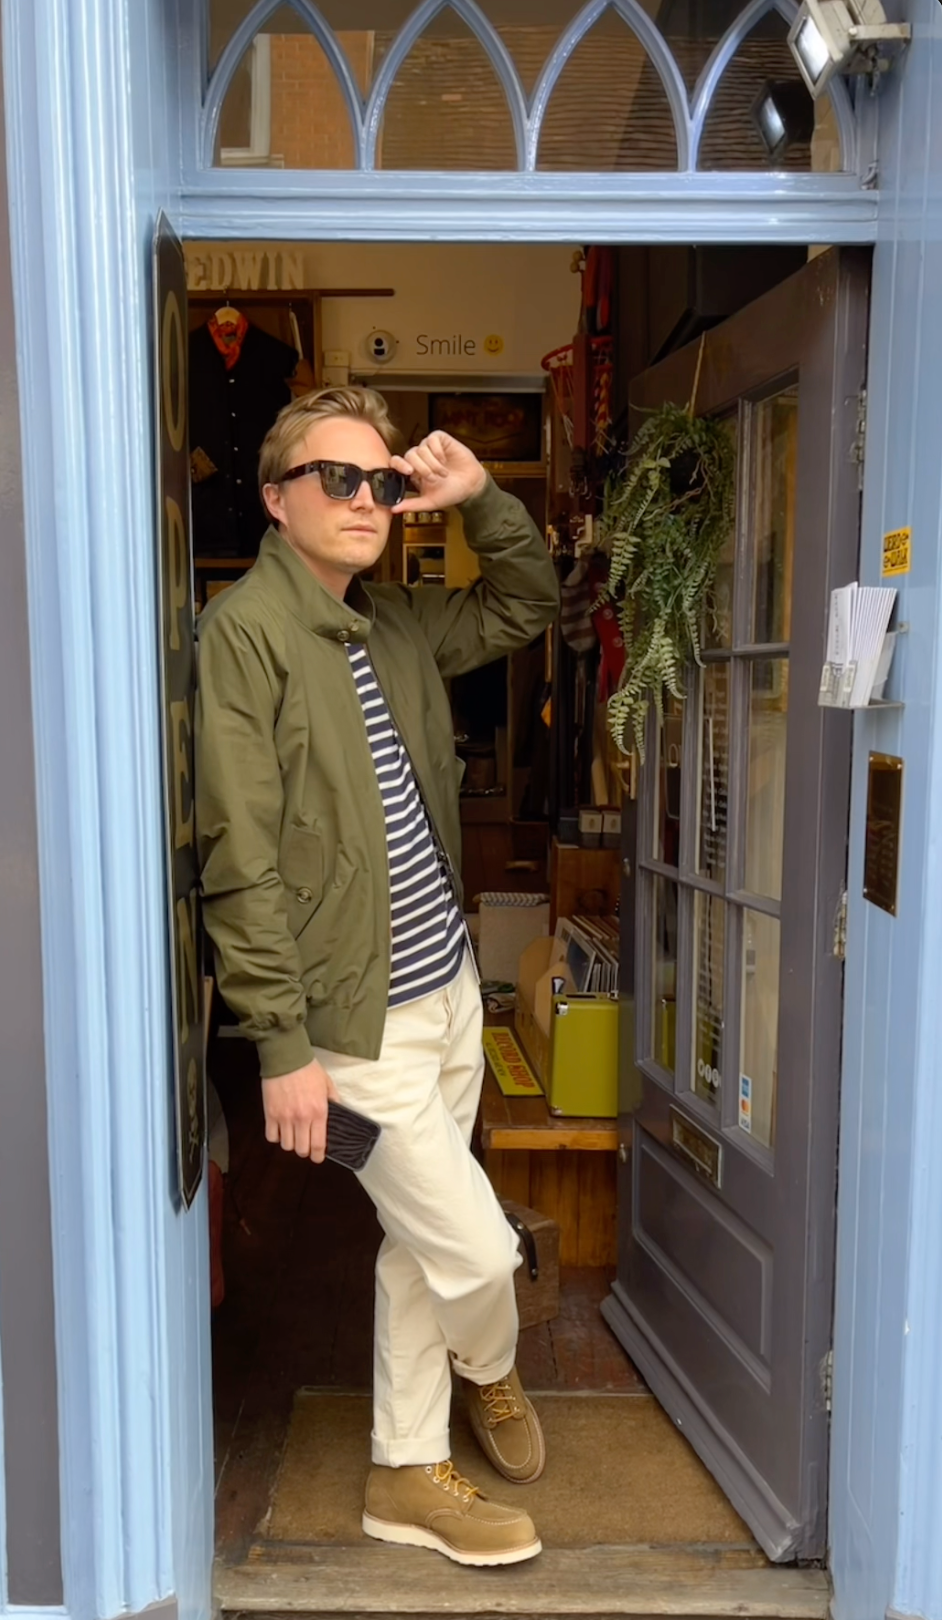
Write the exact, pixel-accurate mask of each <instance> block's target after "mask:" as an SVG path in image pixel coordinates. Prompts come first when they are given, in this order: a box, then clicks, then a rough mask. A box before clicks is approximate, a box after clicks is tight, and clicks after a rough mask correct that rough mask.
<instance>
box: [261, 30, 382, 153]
mask: <svg viewBox="0 0 942 1620" xmlns="http://www.w3.org/2000/svg"><path fill="white" fill-rule="evenodd" d="M337 39H338V42H339V44H340V47H341V49H342V50H344V51H346V53H347V59H348V61H349V62H350V66H351V67H352V69H353V71H354V74H355V75H356V77H357V80H358V82H359V84H360V85H361V88H362V87H364V86H365V85H366V84H367V82H368V78H369V67H370V57H371V54H372V35H371V34H368V33H363V32H360V33H348V34H342V33H338V35H337ZM271 151H272V156H273V157H278V158H281V159H282V160H283V162H284V167H285V168H286V169H350V168H352V167H353V133H352V131H351V128H350V119H349V116H348V114H347V108H346V104H345V102H344V99H343V95H342V94H341V90H340V86H339V85H338V83H337V80H336V78H335V76H334V71H333V69H332V67H331V65H330V63H329V62H328V60H327V57H326V56H325V55H324V52H323V50H322V48H321V46H320V45H319V44H318V42H317V40H316V39H314V38H313V36H311V35H309V34H273V35H272V39H271Z"/></svg>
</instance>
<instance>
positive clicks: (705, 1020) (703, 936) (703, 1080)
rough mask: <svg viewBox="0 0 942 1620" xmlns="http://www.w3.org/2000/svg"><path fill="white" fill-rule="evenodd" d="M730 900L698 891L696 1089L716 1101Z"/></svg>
mask: <svg viewBox="0 0 942 1620" xmlns="http://www.w3.org/2000/svg"><path fill="white" fill-rule="evenodd" d="M725 947H726V902H725V901H724V900H719V899H717V898H716V897H715V896H714V895H708V894H698V895H697V896H696V901H695V905H694V989H693V1031H694V1046H693V1089H694V1091H695V1092H696V1094H697V1096H698V1097H703V1098H704V1099H705V1100H706V1101H707V1102H716V1101H717V1099H718V1097H719V1094H720V1085H721V1081H722V1061H723V964H724V957H723V953H724V950H725Z"/></svg>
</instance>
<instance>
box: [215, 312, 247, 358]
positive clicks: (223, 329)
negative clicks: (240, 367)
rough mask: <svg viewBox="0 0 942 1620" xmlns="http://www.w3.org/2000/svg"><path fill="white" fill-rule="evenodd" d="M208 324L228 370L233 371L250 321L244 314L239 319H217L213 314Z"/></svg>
mask: <svg viewBox="0 0 942 1620" xmlns="http://www.w3.org/2000/svg"><path fill="white" fill-rule="evenodd" d="M207 325H208V326H209V335H210V337H211V338H212V340H213V342H214V343H215V345H216V347H217V349H218V350H219V353H220V354H221V355H222V357H223V359H224V360H225V362H226V370H227V371H231V370H232V368H233V366H234V365H235V364H236V363H237V361H238V359H239V355H240V354H241V353H242V345H243V343H244V342H245V334H246V332H247V331H248V329H249V323H248V321H247V320H246V318H245V316H244V315H240V316H239V319H238V320H237V321H217V319H216V317H215V315H211V316H210V318H209V321H208V322H207Z"/></svg>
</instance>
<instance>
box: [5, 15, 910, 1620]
mask: <svg viewBox="0 0 942 1620" xmlns="http://www.w3.org/2000/svg"><path fill="white" fill-rule="evenodd" d="M905 9H908V11H909V15H910V17H911V20H912V21H913V23H914V26H915V32H916V40H915V44H914V46H913V49H912V51H911V52H910V54H909V56H908V58H907V60H906V61H905V62H904V63H903V64H902V67H901V70H900V71H899V72H898V73H897V74H896V75H895V76H894V78H893V79H892V80H891V82H890V84H889V85H888V87H887V89H886V90H885V92H884V94H883V96H882V97H881V103H882V105H881V108H880V130H879V136H878V146H877V150H878V153H879V159H880V171H879V178H880V184H879V189H877V188H875V187H873V186H870V187H869V188H862V187H861V185H860V183H859V181H858V180H857V179H856V178H855V177H854V176H838V177H835V176H821V177H818V178H814V177H795V179H794V180H782V179H780V178H777V177H772V176H746V177H729V176H708V175H678V176H669V177H657V178H652V177H643V178H642V177H630V176H629V177H623V178H618V177H601V178H598V179H596V178H590V179H583V178H580V179H579V180H578V181H576V182H573V181H571V180H568V179H567V178H566V177H551V176H547V175H532V174H531V175H522V176H510V177H503V178H501V179H499V180H498V179H496V178H495V177H484V176H476V177H456V176H447V177H440V176H439V177H428V176H419V177H416V176H409V178H408V181H407V183H403V182H401V181H399V180H398V179H397V177H395V176H389V175H385V176H382V175H375V174H373V175H370V174H365V175H361V176H357V177H355V182H350V181H349V177H344V176H342V175H337V176H329V177H326V178H324V177H318V176H314V177H310V178H308V177H305V176H291V175H281V176H279V175H271V174H258V173H255V172H247V173H245V174H233V173H231V172H229V173H220V172H218V171H216V172H213V171H207V170H205V169H204V168H202V167H201V164H200V144H199V143H200V128H201V119H202V109H201V95H202V79H201V74H202V63H203V60H204V58H203V46H202V41H203V31H202V23H201V19H200V16H199V8H198V6H197V4H196V0H5V3H4V6H3V28H4V58H5V62H4V70H5V78H6V108H7V141H8V149H9V157H10V191H11V205H10V206H11V234H12V245H13V256H14V277H15V291H16V306H17V351H18V369H19V389H20V398H21V407H22V426H23V443H24V463H23V485H24V500H25V512H26V533H27V548H28V559H29V561H28V566H29V585H30V641H31V648H32V683H33V696H34V715H35V726H36V761H37V764H36V770H37V799H38V816H39V834H40V861H41V882H42V920H43V940H44V964H43V971H44V980H45V1001H46V1008H47V1015H46V1016H47V1031H46V1044H47V1061H48V1085H49V1096H50V1156H51V1164H52V1184H53V1191H54V1212H53V1213H54V1224H55V1261H56V1288H57V1292H56V1309H57V1331H58V1340H59V1344H58V1351H59V1367H60V1380H61V1388H60V1391H59V1398H60V1412H61V1454H62V1466H61V1478H62V1495H63V1512H62V1522H63V1536H64V1548H63V1567H64V1577H65V1592H66V1610H67V1612H68V1613H69V1615H74V1616H75V1617H76V1620H105V1617H109V1616H112V1615H117V1614H118V1613H121V1612H123V1611H132V1612H133V1611H138V1610H140V1609H143V1608H144V1607H146V1606H147V1605H149V1604H152V1603H155V1602H158V1601H160V1600H161V1599H168V1598H172V1599H174V1601H175V1602H176V1604H177V1606H178V1607H179V1610H180V1612H181V1613H183V1614H185V1615H187V1616H193V1617H203V1616H207V1615H208V1614H209V1613H210V1591H209V1573H210V1564H211V1555H212V1526H211V1516H212V1461H211V1430H210V1389H209V1346H208V1336H209V1334H208V1316H209V1312H208V1278H207V1263H206V1243H205V1221H206V1211H205V1206H204V1203H203V1201H202V1199H200V1200H199V1201H198V1203H197V1205H196V1207H195V1208H194V1210H193V1211H191V1213H190V1214H189V1215H188V1216H181V1215H180V1214H178V1213H177V1211H176V1208H175V1205H174V1201H173V1197H172V1186H173V1179H172V1178H173V1172H172V1141H173V1138H172V1123H171V1115H170V1106H169V1083H168V1078H167V1077H168V1074H169V1055H168V1043H167V1009H168V999H167V964H166V958H165V935H164V914H163V908H164V887H163V873H162V860H161V847H162V846H161V839H162V824H161V815H160V738H159V726H158V693H157V664H156V653H155V615H156V607H155V577H154V558H155V555H156V515H155V510H154V488H155V484H154V466H153V449H152V444H153V422H152V414H153V413H152V402H151V395H152V385H153V377H152V365H151V340H150V325H151V314H150V267H149V252H150V240H151V236H152V231H153V223H154V220H155V218H156V214H157V211H158V209H159V208H161V207H163V208H164V209H165V210H166V212H167V213H168V215H169V217H170V219H171V221H172V222H173V224H174V225H175V227H176V228H177V230H178V231H179V232H180V233H181V234H186V235H202V236H218V237H222V236H240V237H255V238H262V237H277V238H281V239H284V238H295V239H299V238H301V237H308V238H311V237H321V238H327V237H332V238H342V237H350V236H351V235H354V234H356V235H357V236H358V237H360V238H367V237H370V238H373V239H378V238H386V239H393V238H398V239H403V238H412V239H416V238H428V239H445V238H451V239H462V238H477V239H483V240H493V239H500V238H503V239H506V238H513V237H518V238H519V237H526V238H529V239H531V240H563V241H571V240H584V239H585V240H591V239H593V238H594V239H603V240H608V241H639V240H673V241H679V240H690V239H696V240H713V241H731V242H747V241H769V240H776V241H782V240H791V241H815V242H840V241H861V242H869V241H874V240H875V241H876V244H877V245H876V253H875V292H874V315H873V341H872V364H871V384H870V387H871V426H870V434H869V444H868V462H867V486H866V491H865V506H864V573H865V577H867V578H876V577H877V571H878V568H879V562H878V541H879V536H880V534H881V533H882V531H883V528H884V527H898V526H900V525H902V524H904V523H906V522H909V521H912V522H913V524H914V529H915V536H916V539H915V562H914V569H913V574H912V575H911V576H910V578H909V579H908V580H907V581H906V582H905V585H904V595H905V610H904V611H905V617H907V618H908V619H909V621H910V623H911V625H912V631H911V634H910V637H909V644H908V647H907V648H906V649H905V650H904V653H903V655H902V657H901V659H900V666H899V669H898V670H897V672H896V673H895V675H894V682H895V684H896V687H897V694H898V695H899V696H900V697H902V698H903V699H904V701H905V703H906V707H905V709H903V710H902V711H900V712H899V714H898V716H897V718H895V719H889V720H888V719H885V718H884V719H881V720H879V721H877V720H874V719H871V718H865V719H861V720H860V721H859V722H858V723H857V724H858V736H857V766H858V768H857V776H856V780H855V786H854V806H853V840H852V847H851V852H850V879H851V881H850V892H851V912H850V939H849V951H848V965H847V1040H846V1045H847V1076H846V1082H845V1103H844V1110H843V1125H842V1129H843V1157H842V1175H841V1182H842V1193H841V1212H840V1222H839V1252H838V1266H839V1274H840V1275H839V1292H838V1309H837V1338H836V1347H835V1348H836V1358H835V1393H834V1399H835V1424H834V1461H833V1469H832V1489H831V1500H832V1528H833V1537H832V1557H833V1567H834V1573H835V1581H836V1609H837V1614H838V1616H839V1620H844V1617H846V1620H875V1617H876V1616H877V1615H881V1614H883V1613H884V1612H885V1611H886V1610H887V1609H894V1608H895V1609H897V1610H900V1611H903V1612H913V1613H920V1612H921V1613H923V1614H925V1615H927V1616H930V1617H934V1620H942V1572H940V1563H939V1558H940V1552H939V1549H940V1545H942V1537H939V1535H938V1531H937V1526H938V1524H939V1523H940V1522H942V1475H940V1468H942V1463H940V1459H942V1404H940V1402H942V1396H940V1391H939V1388H938V1378H937V1357H938V1348H937V1347H938V1344H939V1342H940V1341H942V1286H940V1263H939V1257H940V1246H939V1245H940V1239H939V1234H940V1233H942V1176H939V1175H938V1174H937V1173H934V1168H933V1167H934V1151H933V1150H934V1144H935V1143H936V1142H938V1141H939V1139H940V1135H942V1088H940V1087H939V1085H938V1083H937V1079H936V1074H935V1054H936V1052H937V1051H938V1050H939V1049H940V1048H942V1027H939V1021H940V1008H942V997H940V996H939V994H938V990H937V986H936V982H935V981H936V977H937V963H938V960H939V957H940V949H942V938H940V924H939V920H938V919H939V918H940V917H942V840H940V838H939V836H938V823H936V824H934V823H933V820H932V814H931V812H932V808H933V806H939V805H940V804H942V660H940V656H939V655H940V650H942V625H940V617H942V579H940V570H942V530H940V517H939V513H940V509H942V500H940V474H939V455H938V448H937V437H938V422H939V421H940V420H942V326H940V319H939V315H938V312H937V310H935V308H934V304H933V298H934V296H935V298H936V301H937V294H935V289H937V288H938V287H940V286H942V229H940V226H942V207H940V197H942V107H940V96H942V91H940V83H942V37H940V26H942V9H940V7H939V5H938V0H906V4H905V5H904V10H905ZM874 114H875V107H870V106H868V107H867V109H866V119H865V123H864V125H862V126H861V146H862V147H864V148H866V147H867V144H868V142H872V140H873V139H874V138H875V131H874ZM354 193H355V197H354V195H353V194H354ZM878 728H882V729H878ZM897 745H898V751H899V752H901V753H902V754H903V755H904V756H905V758H906V761H907V779H906V806H905V825H904V844H903V848H904V862H903V864H904V871H903V885H902V892H901V906H900V914H899V916H898V917H897V919H896V920H895V921H891V920H890V919H886V920H884V919H883V918H882V917H879V916H876V915H875V914H872V913H871V912H870V910H869V908H866V907H865V906H864V904H863V902H862V901H861V900H860V898H859V889H860V883H859V877H860V854H861V851H860V843H861V824H862V807H863V788H864V782H863V776H862V762H865V756H866V753H867V750H868V748H869V747H871V746H873V747H879V748H886V749H888V750H890V751H892V750H893V749H894V748H896V746H897ZM936 814H937V815H938V811H937V812H936ZM0 1576H2V1558H0ZM4 1595H5V1594H4V1591H3V1588H2V1580H0V1608H2V1607H3V1605H4Z"/></svg>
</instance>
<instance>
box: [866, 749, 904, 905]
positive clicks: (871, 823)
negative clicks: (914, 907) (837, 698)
mask: <svg viewBox="0 0 942 1620" xmlns="http://www.w3.org/2000/svg"><path fill="white" fill-rule="evenodd" d="M902 806H903V761H902V760H901V759H900V758H899V757H898V756H897V755H896V754H871V755H870V764H869V768H868V772H867V835H866V841H865V844H864V883H863V892H864V899H865V900H869V901H870V904H871V905H873V906H879V907H880V909H881V910H882V911H888V912H889V914H890V916H891V917H895V916H896V897H897V889H898V886H899V845H900V820H901V816H902Z"/></svg>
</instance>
